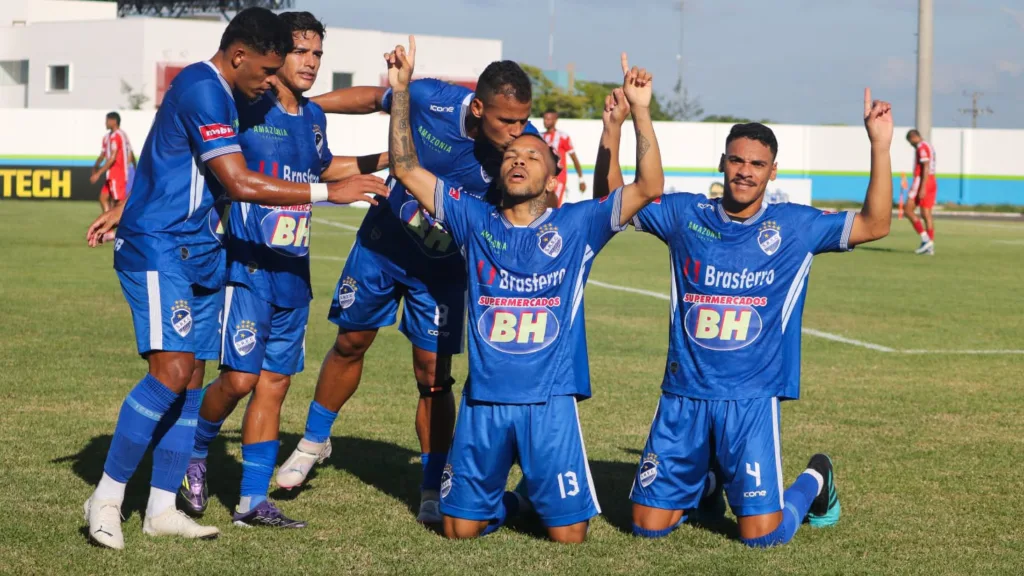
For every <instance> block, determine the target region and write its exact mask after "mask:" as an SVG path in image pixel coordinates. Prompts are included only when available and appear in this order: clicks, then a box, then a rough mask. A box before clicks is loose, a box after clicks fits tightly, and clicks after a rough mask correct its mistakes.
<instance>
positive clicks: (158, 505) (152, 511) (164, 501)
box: [146, 487, 175, 518]
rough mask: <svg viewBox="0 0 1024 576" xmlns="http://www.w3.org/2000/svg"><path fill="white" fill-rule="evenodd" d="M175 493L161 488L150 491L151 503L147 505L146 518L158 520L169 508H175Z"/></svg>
mask: <svg viewBox="0 0 1024 576" xmlns="http://www.w3.org/2000/svg"><path fill="white" fill-rule="evenodd" d="M174 496H175V494H174V492H168V491H167V490H161V489H159V488H152V487H151V488H150V489H149V503H148V504H146V516H148V517H150V518H156V517H157V516H159V515H161V514H163V513H164V512H165V511H166V510H167V509H168V508H174Z"/></svg>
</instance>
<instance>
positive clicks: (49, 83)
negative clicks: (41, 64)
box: [46, 64, 71, 92]
mask: <svg viewBox="0 0 1024 576" xmlns="http://www.w3.org/2000/svg"><path fill="white" fill-rule="evenodd" d="M46 91H47V92H70V91H71V65H70V64H50V65H49V66H47V75H46Z"/></svg>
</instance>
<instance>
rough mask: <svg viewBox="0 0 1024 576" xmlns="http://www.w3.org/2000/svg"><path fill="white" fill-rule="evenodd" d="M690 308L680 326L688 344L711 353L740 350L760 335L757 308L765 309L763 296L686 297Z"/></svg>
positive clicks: (704, 295)
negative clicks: (684, 331)
mask: <svg viewBox="0 0 1024 576" xmlns="http://www.w3.org/2000/svg"><path fill="white" fill-rule="evenodd" d="M683 301H684V302H687V303H689V304H691V306H690V309H689V310H687V311H686V316H685V318H684V320H683V323H684V325H685V327H686V334H687V335H688V336H689V337H690V340H693V341H694V342H696V343H697V344H698V345H699V346H701V347H704V348H708V349H711V350H721V351H729V350H739V349H740V348H744V347H746V346H749V345H750V344H751V343H752V342H754V341H755V340H757V337H758V336H760V335H761V329H762V322H761V315H760V314H759V313H758V311H757V309H756V307H763V306H765V305H767V303H768V299H767V298H765V297H762V296H719V295H709V294H686V295H685V296H684V297H683Z"/></svg>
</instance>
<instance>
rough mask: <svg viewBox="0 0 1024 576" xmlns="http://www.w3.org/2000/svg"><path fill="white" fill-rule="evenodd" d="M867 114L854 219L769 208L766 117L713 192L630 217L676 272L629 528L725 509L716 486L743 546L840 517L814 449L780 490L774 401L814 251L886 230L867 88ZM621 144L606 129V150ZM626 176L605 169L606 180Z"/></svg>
mask: <svg viewBox="0 0 1024 576" xmlns="http://www.w3.org/2000/svg"><path fill="white" fill-rule="evenodd" d="M864 123H865V126H866V128H867V132H868V136H869V139H870V141H871V180H870V182H869V184H868V190H867V197H866V199H865V202H864V207H863V208H862V209H861V211H860V213H859V214H854V213H852V212H850V213H844V214H830V213H826V212H822V211H821V210H818V209H815V208H811V207H809V206H801V205H797V204H789V203H783V204H774V205H768V204H767V203H765V202H764V192H765V188H766V186H767V184H768V182H769V181H770V180H774V179H775V174H776V169H777V168H776V164H775V156H776V153H777V151H778V143H777V142H776V140H775V135H774V134H773V133H772V131H771V130H770V129H769V128H768V127H766V126H764V125H761V124H739V125H736V126H733V129H732V131H731V132H730V134H729V137H728V138H727V140H726V151H725V154H723V155H722V159H721V164H720V166H719V170H720V171H722V172H724V174H725V193H724V197H723V198H722V199H721V200H717V199H716V200H709V199H708V198H707V197H705V196H703V195H697V194H670V195H667V196H665V197H663V198H662V200H661V202H660V203H658V204H652V205H650V206H648V207H646V208H644V209H643V210H641V211H640V213H639V214H638V215H637V217H636V218H635V219H634V220H633V223H634V226H635V227H636V228H637V230H641V231H645V232H649V233H651V234H653V235H655V236H657V237H658V238H660V239H661V240H662V241H664V242H665V243H666V244H668V246H669V251H670V253H671V258H672V265H673V270H674V279H673V282H674V285H673V290H672V295H673V298H672V321H671V325H670V326H671V328H670V332H669V339H670V340H669V341H670V344H669V354H668V361H667V363H666V369H665V377H664V381H663V384H662V397H661V401H660V402H659V404H658V409H657V412H656V413H655V416H654V422H653V423H652V425H651V432H650V436H649V437H648V439H647V445H646V446H645V447H644V452H643V455H642V456H641V461H640V465H639V468H638V470H637V474H636V478H635V481H634V484H633V490H632V494H631V499H632V500H633V503H634V504H633V523H634V526H633V530H634V533H635V534H637V535H639V536H645V537H650V538H657V537H661V536H666V535H668V534H669V533H670V532H671V531H672V530H673V529H675V528H676V527H677V526H678V525H679V524H681V523H682V522H683V521H684V520H686V518H687V516H686V513H687V511H693V510H694V509H695V508H696V509H697V511H698V512H700V513H701V514H700V519H701V520H703V521H706V520H708V518H707V517H706V516H705V511H709V510H711V509H712V508H713V507H714V506H715V504H718V506H717V508H718V513H719V514H721V513H723V512H724V506H722V505H721V500H722V491H723V489H724V492H725V495H726V496H727V497H728V501H729V505H730V506H731V507H732V510H733V512H734V513H735V514H736V516H737V518H738V523H739V534H740V538H741V539H742V540H743V542H744V543H745V544H747V545H749V546H753V547H768V546H774V545H779V544H784V543H786V542H789V541H790V540H791V539H792V538H793V535H794V534H795V533H796V530H797V528H798V527H799V526H800V524H801V523H802V522H803V520H804V518H805V517H807V516H808V512H809V519H810V522H811V525H812V526H830V525H833V524H835V523H836V522H837V521H838V520H839V514H840V506H839V499H838V497H837V495H836V489H835V483H834V479H833V474H832V462H831V460H830V459H829V458H828V457H827V456H825V455H823V454H818V455H815V456H814V457H813V458H811V460H810V463H809V464H808V467H807V470H805V471H804V472H803V473H802V474H800V475H799V476H798V477H797V480H796V482H794V483H793V485H792V486H790V488H789V489H787V490H785V492H784V491H783V488H782V453H781V445H780V438H779V430H780V417H781V411H780V408H779V404H780V401H781V400H786V399H796V398H798V397H799V395H800V390H799V386H800V380H799V377H800V375H799V370H800V319H801V314H802V311H803V300H804V296H805V295H806V293H807V275H808V273H809V271H810V268H811V261H812V259H813V257H814V255H815V254H819V253H822V252H841V251H846V250H849V249H851V248H853V247H854V246H856V245H857V244H862V243H864V242H870V241H872V240H877V239H879V238H882V237H884V236H885V235H886V234H888V232H889V224H890V221H891V212H890V209H891V200H892V169H891V166H890V161H889V146H890V143H891V141H892V130H893V128H892V115H891V113H890V106H889V104H887V103H884V102H878V101H875V102H872V101H871V97H870V91H865V99H864ZM617 142H618V135H617V133H616V132H615V130H612V131H607V130H606V132H605V134H604V135H603V136H602V145H603V146H608V147H609V148H613V149H614V147H616V146H617ZM611 158H612V159H613V162H612V166H613V168H614V166H615V165H616V163H615V162H614V158H615V153H614V152H613V153H612V154H611ZM621 180H622V177H621V175H618V174H615V173H614V172H613V173H612V175H611V177H610V178H609V179H608V185H609V186H615V185H618V184H619V183H620V182H621ZM712 469H714V471H715V473H714V474H711V475H709V472H710V471H711V470H712ZM702 496H707V498H706V499H705V500H704V501H703V502H702V501H701V500H702ZM716 501H717V502H716Z"/></svg>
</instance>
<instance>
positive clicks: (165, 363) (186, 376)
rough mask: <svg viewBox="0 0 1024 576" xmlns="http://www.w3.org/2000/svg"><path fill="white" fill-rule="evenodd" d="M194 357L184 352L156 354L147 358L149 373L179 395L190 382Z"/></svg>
mask: <svg viewBox="0 0 1024 576" xmlns="http://www.w3.org/2000/svg"><path fill="white" fill-rule="evenodd" d="M194 368H195V357H194V356H193V355H192V354H188V353H184V352H156V353H153V354H151V355H150V356H149V373H150V374H152V375H153V377H154V378H156V379H157V380H159V381H160V382H161V383H162V384H163V385H164V386H167V387H168V388H169V389H171V390H172V391H174V392H177V393H181V392H183V391H184V390H185V388H186V387H187V386H188V384H189V382H190V381H191V380H192V371H193V369H194Z"/></svg>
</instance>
